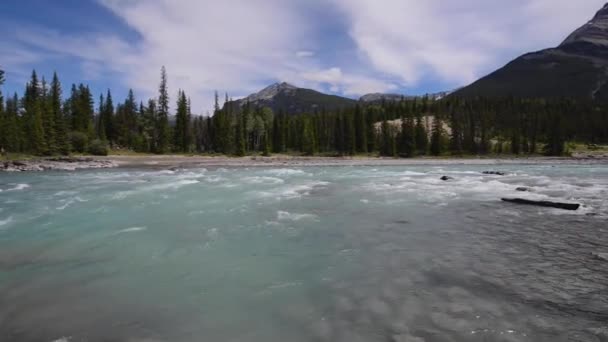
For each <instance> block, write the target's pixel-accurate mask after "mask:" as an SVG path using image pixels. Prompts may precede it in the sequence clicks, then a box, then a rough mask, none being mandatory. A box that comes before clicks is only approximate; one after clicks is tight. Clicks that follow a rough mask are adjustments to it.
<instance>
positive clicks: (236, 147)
mask: <svg viewBox="0 0 608 342" xmlns="http://www.w3.org/2000/svg"><path fill="white" fill-rule="evenodd" d="M3 83H4V72H3V71H2V70H0V86H1V85H2V84H3ZM93 96H94V95H93V94H92V93H91V91H90V89H89V87H88V86H87V85H85V84H78V85H76V84H73V85H72V86H71V88H70V89H69V91H68V92H67V96H66V97H64V90H63V88H62V85H61V83H60V80H59V78H58V76H57V74H56V73H55V74H54V75H53V77H52V79H51V81H50V82H47V80H46V79H45V78H44V77H43V78H41V79H40V78H39V77H38V75H37V73H36V71H33V72H32V75H31V79H30V81H29V82H28V83H27V84H26V86H25V90H24V92H23V96H22V97H19V96H18V95H17V94H14V95H12V96H9V95H6V98H5V95H3V94H2V93H1V92H0V149H1V150H2V151H3V153H19V154H31V155H38V156H53V155H68V154H70V153H86V154H93V155H106V154H108V153H109V152H111V151H112V150H128V151H134V152H140V153H154V154H165V153H197V154H202V153H205V154H225V155H234V156H245V155H252V154H262V155H270V154H272V153H287V154H294V155H327V156H338V155H339V156H348V155H358V154H361V155H379V156H385V157H402V158H412V157H416V156H426V155H432V156H444V155H446V156H451V155H453V156H460V155H486V154H512V155H534V154H545V155H551V156H560V155H564V154H566V153H567V152H568V151H567V142H579V143H587V144H601V143H607V142H608V105H606V104H604V103H600V102H593V101H581V100H575V99H569V98H553V99H524V98H513V97H504V98H491V99H490V98H467V99H465V98H454V97H447V98H444V99H442V100H439V101H432V100H429V99H428V98H416V99H411V100H405V99H404V100H402V101H382V102H379V103H373V104H370V103H363V102H360V103H358V104H357V105H355V106H353V107H352V108H344V109H342V110H337V111H331V112H330V111H326V110H324V109H323V108H319V109H318V110H317V111H316V112H314V113H308V114H300V115H292V114H291V113H286V112H278V113H273V112H272V111H271V110H270V109H268V108H255V107H253V106H251V105H249V104H245V105H244V106H243V107H242V108H233V106H234V105H233V104H232V103H233V102H232V101H230V99H229V97H228V95H226V96H225V98H224V99H223V105H222V106H220V99H219V96H218V94H217V92H216V94H215V108H214V112H213V115H211V116H202V115H193V113H192V110H191V105H190V99H189V98H188V96H187V95H186V93H185V92H184V91H183V90H179V91H178V92H177V96H176V97H175V99H174V101H175V102H174V104H175V105H174V106H173V108H175V113H171V112H170V108H171V105H170V101H171V98H170V95H169V89H168V86H167V72H166V70H165V68H164V67H163V68H162V70H161V80H160V85H159V87H158V96H157V97H156V98H152V99H148V100H147V101H146V102H143V101H138V100H136V99H135V96H134V94H133V91H129V92H128V94H127V96H126V98H125V99H124V101H116V100H114V97H113V95H112V93H111V91H110V90H108V91H107V92H106V93H104V94H101V95H100V96H99V100H98V101H97V104H98V105H97V108H95V101H94V97H93Z"/></svg>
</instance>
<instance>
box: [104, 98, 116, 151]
mask: <svg viewBox="0 0 608 342" xmlns="http://www.w3.org/2000/svg"><path fill="white" fill-rule="evenodd" d="M103 110H104V114H103V117H104V122H103V123H104V125H105V128H104V131H105V133H106V137H107V139H108V141H109V142H110V146H113V145H114V143H115V142H116V138H117V137H116V127H115V117H114V102H113V100H112V93H111V92H110V89H108V91H107V93H106V98H105V104H104V105H103Z"/></svg>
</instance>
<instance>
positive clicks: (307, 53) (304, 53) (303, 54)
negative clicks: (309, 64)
mask: <svg viewBox="0 0 608 342" xmlns="http://www.w3.org/2000/svg"><path fill="white" fill-rule="evenodd" d="M314 55H315V53H314V51H307V50H300V51H297V52H296V57H300V58H305V57H313V56H314Z"/></svg>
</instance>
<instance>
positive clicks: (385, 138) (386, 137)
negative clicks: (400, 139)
mask: <svg viewBox="0 0 608 342" xmlns="http://www.w3.org/2000/svg"><path fill="white" fill-rule="evenodd" d="M380 136H381V138H382V145H381V148H380V155H382V156H385V157H394V156H395V153H396V151H395V141H394V140H395V138H394V136H393V132H392V129H391V126H390V124H389V123H388V121H387V120H386V119H385V120H382V124H381V126H380Z"/></svg>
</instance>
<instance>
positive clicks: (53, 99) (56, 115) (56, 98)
mask: <svg viewBox="0 0 608 342" xmlns="http://www.w3.org/2000/svg"><path fill="white" fill-rule="evenodd" d="M61 96H62V94H61V83H60V82H59V77H57V73H56V72H55V73H53V80H52V81H51V89H50V96H49V97H50V108H51V113H52V116H53V124H54V125H55V146H56V149H57V152H58V153H60V154H62V155H68V154H69V153H70V140H69V138H68V129H67V127H66V122H65V118H64V114H63V108H61Z"/></svg>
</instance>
